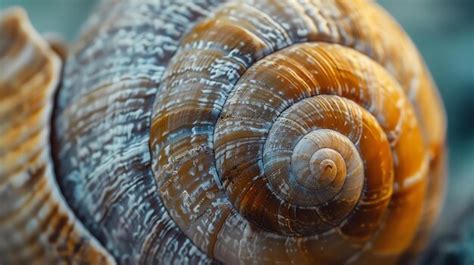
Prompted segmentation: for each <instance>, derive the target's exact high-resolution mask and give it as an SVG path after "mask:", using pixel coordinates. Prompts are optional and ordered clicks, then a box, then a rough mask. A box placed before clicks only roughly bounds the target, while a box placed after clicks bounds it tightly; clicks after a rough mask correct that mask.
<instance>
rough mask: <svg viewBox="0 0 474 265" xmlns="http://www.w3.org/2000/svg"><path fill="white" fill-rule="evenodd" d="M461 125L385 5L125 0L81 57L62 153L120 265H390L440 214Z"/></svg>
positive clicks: (67, 172)
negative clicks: (447, 114) (455, 126)
mask: <svg viewBox="0 0 474 265" xmlns="http://www.w3.org/2000/svg"><path fill="white" fill-rule="evenodd" d="M445 122H446V121H445V118H444V110H443V106H442V103H441V101H440V98H439V96H438V94H437V90H436V87H435V86H434V84H433V83H432V81H431V77H430V75H429V73H428V71H427V69H426V67H425V66H424V64H423V61H422V59H421V58H420V56H419V55H418V52H417V51H416V48H415V47H414V45H413V44H412V43H411V41H410V40H409V39H408V37H407V36H406V34H405V33H404V32H403V31H402V30H401V29H400V28H399V26H398V25H397V24H396V23H395V22H393V20H392V19H391V18H390V17H389V16H388V15H387V14H386V13H385V12H384V11H383V10H382V9H381V8H379V7H378V6H377V5H376V4H374V3H372V2H366V1H363V0H357V1H337V0H321V1H317V0H313V1H310V0H308V1H276V0H259V1H252V0H248V1H220V0H193V1H184V0H183V1H152V0H149V1H148V0H127V1H118V0H109V1H103V2H102V4H101V5H100V6H98V8H97V10H96V12H95V13H94V14H93V16H92V17H91V18H90V19H89V20H88V23H87V24H86V26H85V27H84V30H83V32H82V34H81V37H80V39H79V40H78V41H77V43H76V44H75V45H74V47H73V48H72V52H71V54H70V55H69V57H68V59H67V63H66V67H65V72H64V81H63V84H62V86H61V88H60V91H59V94H58V98H57V102H56V105H55V110H54V120H53V137H52V144H53V152H52V153H53V158H54V162H55V169H56V173H57V180H58V183H59V186H60V189H61V191H62V193H63V194H64V196H65V198H66V201H67V203H68V205H69V206H70V207H71V208H72V209H73V211H74V213H75V214H76V215H77V216H78V218H79V219H80V220H81V221H82V222H83V223H84V225H85V227H87V229H88V230H89V231H90V232H91V234H93V235H94V236H95V237H96V238H97V239H98V240H99V241H100V242H101V243H102V244H103V246H104V247H105V248H106V249H107V250H108V251H109V252H110V254H111V255H112V256H113V257H114V258H115V259H116V261H117V262H118V263H120V264H171V263H174V264H183V263H192V264H194V263H218V262H224V263H229V264H239V263H240V264H248V263H256V264H267V263H268V264H273V263H280V264H287V263H293V264H305V263H307V264H344V263H351V264H365V263H368V262H369V261H370V262H371V263H374V264H390V263H396V262H402V261H405V260H409V259H410V258H411V256H412V255H416V254H417V253H418V252H419V251H421V250H422V249H423V247H424V245H425V243H426V240H427V239H428V235H429V233H430V231H431V228H432V225H433V222H434V220H436V217H437V215H438V212H439V208H440V200H441V197H442V186H443V179H444V155H443V154H444V139H445ZM104 262H113V261H110V260H108V261H104Z"/></svg>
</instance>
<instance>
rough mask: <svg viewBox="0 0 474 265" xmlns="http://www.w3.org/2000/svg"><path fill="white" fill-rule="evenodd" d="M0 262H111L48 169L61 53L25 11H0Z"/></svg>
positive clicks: (50, 166) (51, 168) (50, 165)
mask: <svg viewBox="0 0 474 265" xmlns="http://www.w3.org/2000/svg"><path fill="white" fill-rule="evenodd" d="M0 69H1V72H0V203H1V207H0V264H63V263H64V264H65V263H70V262H72V261H74V262H75V263H78V264H79V263H83V264H100V263H106V262H107V263H110V264H113V263H114V260H113V259H112V257H111V256H110V255H109V254H108V253H107V251H106V250H105V249H103V247H102V246H101V245H100V243H99V242H98V241H97V240H96V239H94V238H93V236H91V235H90V234H89V232H88V231H87V230H86V229H85V228H84V227H83V226H82V225H81V223H80V222H78V220H77V219H76V217H75V216H74V214H73V213H72V212H71V210H70V208H69V207H68V206H67V204H66V201H65V200H64V198H63V196H62V194H61V192H60V190H59V186H58V184H57V182H56V179H55V177H54V172H53V163H52V160H51V155H50V139H49V134H50V123H51V110H52V107H53V100H52V98H53V94H54V91H55V89H56V86H57V84H58V80H59V75H60V70H61V61H60V59H59V57H58V56H57V55H56V54H55V53H54V52H53V51H52V50H51V49H50V47H49V45H48V43H46V42H45V41H44V40H43V39H42V38H41V37H40V36H39V35H38V33H36V31H35V30H34V29H33V28H32V27H31V25H30V23H29V21H28V18H27V17H26V14H25V13H24V12H23V11H22V10H20V9H10V10H7V11H4V13H2V14H0Z"/></svg>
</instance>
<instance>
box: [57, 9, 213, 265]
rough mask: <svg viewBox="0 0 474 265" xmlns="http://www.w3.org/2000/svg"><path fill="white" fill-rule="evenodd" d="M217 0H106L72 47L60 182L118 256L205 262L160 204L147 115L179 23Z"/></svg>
mask: <svg viewBox="0 0 474 265" xmlns="http://www.w3.org/2000/svg"><path fill="white" fill-rule="evenodd" d="M217 4H218V1H213V0H210V1H209V0H200V1H187V0H183V1H154V0H150V1H104V2H103V3H102V4H101V5H100V6H99V7H98V8H97V13H95V14H94V15H93V16H92V17H91V19H90V20H89V22H88V24H87V25H86V26H85V28H84V30H83V33H82V37H81V38H80V39H79V41H78V42H77V43H76V45H75V46H73V47H72V48H71V49H72V51H71V56H70V57H69V58H68V62H67V64H66V66H65V73H64V84H63V86H62V87H61V90H60V91H59V95H58V102H57V104H58V105H57V107H56V109H55V121H54V131H55V132H54V137H53V147H54V152H53V153H54V155H55V162H56V166H57V171H58V175H59V176H60V177H59V178H58V181H59V184H60V185H61V188H62V191H63V193H64V195H65V197H66V199H67V201H68V203H69V204H70V206H71V207H72V208H73V209H74V212H75V213H76V214H77V215H78V217H79V218H80V219H81V220H82V221H83V223H84V224H85V226H86V227H87V228H88V229H89V230H90V231H91V232H92V233H93V234H94V235H95V236H96V237H97V238H98V239H99V240H100V241H101V242H102V243H103V244H104V246H105V247H106V248H107V249H108V250H109V251H110V252H111V253H112V254H113V255H114V256H115V257H116V258H117V261H118V262H119V263H120V264H186V263H188V264H189V263H191V264H194V263H211V262H212V261H211V260H210V259H209V258H207V257H206V255H205V254H204V253H202V252H201V251H200V250H199V249H198V248H197V247H196V246H195V245H193V244H192V242H191V241H190V240H189V239H188V238H186V236H185V235H184V234H183V233H182V232H181V231H180V230H179V228H178V227H177V226H176V225H175V223H174V222H173V220H172V219H171V217H170V216H169V214H168V212H167V210H166V209H165V208H164V207H163V203H162V201H161V200H160V196H159V194H158V191H157V190H156V185H155V181H154V178H153V174H152V172H151V157H150V152H149V148H148V142H149V124H150V120H151V111H152V107H153V100H154V98H155V95H156V93H157V88H158V83H159V81H160V80H161V77H162V75H163V73H164V71H165V70H166V65H167V63H168V60H169V59H170V58H171V57H172V55H173V53H174V52H175V51H176V50H177V49H178V45H179V41H180V38H181V36H182V35H183V34H184V32H186V31H188V30H189V29H190V27H191V26H192V25H193V24H194V23H195V21H196V20H199V19H200V18H201V17H206V16H209V14H210V11H209V9H212V8H213V6H215V5H217Z"/></svg>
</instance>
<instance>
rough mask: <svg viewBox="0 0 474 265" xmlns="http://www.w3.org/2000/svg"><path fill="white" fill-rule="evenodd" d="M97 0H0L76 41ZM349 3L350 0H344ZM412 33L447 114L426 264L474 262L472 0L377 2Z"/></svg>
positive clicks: (43, 29)
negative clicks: (445, 156) (440, 200)
mask: <svg viewBox="0 0 474 265" xmlns="http://www.w3.org/2000/svg"><path fill="white" fill-rule="evenodd" d="M96 1H97V0H0V9H4V8H6V7H9V6H12V5H19V6H23V7H25V8H26V9H27V11H28V13H29V15H30V18H31V20H32V23H33V25H35V27H36V28H37V29H38V30H39V31H40V32H57V33H59V34H60V35H61V36H63V38H64V39H66V40H67V41H73V40H74V38H75V36H76V35H77V33H78V31H79V28H80V25H81V24H82V23H83V22H84V21H85V19H86V18H87V16H88V13H89V12H90V10H91V9H92V8H93V7H94V5H95V4H96ZM341 1H351V0H341ZM377 2H378V3H379V4H380V5H382V6H383V7H384V8H385V9H386V10H388V11H389V12H390V13H391V14H392V15H393V16H394V17H395V18H396V19H397V20H398V22H399V23H400V24H401V25H402V26H403V27H404V29H405V30H406V32H407V33H408V34H409V35H410V36H411V38H412V39H413V41H414V42H415V44H416V45H417V47H418V49H419V51H420V52H421V54H422V55H423V57H424V59H425V61H426V64H427V65H428V67H429V68H430V70H431V73H432V75H433V77H434V79H435V81H436V83H437V85H438V87H439V89H440V92H441V96H442V97H443V100H444V102H445V106H446V111H447V114H448V120H449V126H448V146H449V150H450V154H449V185H448V187H447V194H446V201H445V207H444V210H443V212H442V217H441V220H440V222H439V225H438V233H437V236H436V238H435V240H434V242H433V244H432V246H431V248H430V249H429V250H428V251H427V254H426V256H425V258H424V260H423V261H422V262H421V263H422V264H450V265H456V264H470V265H472V264H474V0H378V1H377Z"/></svg>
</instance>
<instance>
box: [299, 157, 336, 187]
mask: <svg viewBox="0 0 474 265" xmlns="http://www.w3.org/2000/svg"><path fill="white" fill-rule="evenodd" d="M341 163H344V161H342V157H341V155H340V154H339V153H337V152H336V151H334V150H332V149H329V148H323V149H320V150H318V151H316V152H315V153H314V154H313V155H312V156H311V160H310V161H309V168H310V171H311V175H312V176H313V177H312V178H310V181H311V180H313V179H314V184H312V183H305V182H304V181H301V180H300V181H299V182H300V183H301V184H302V185H305V186H306V187H307V188H310V189H311V188H313V186H314V188H318V187H324V186H327V185H328V184H330V183H331V182H332V181H334V178H335V177H336V174H337V172H338V170H341V169H339V168H338V164H339V167H341V165H340V164H341ZM308 184H310V185H308Z"/></svg>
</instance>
